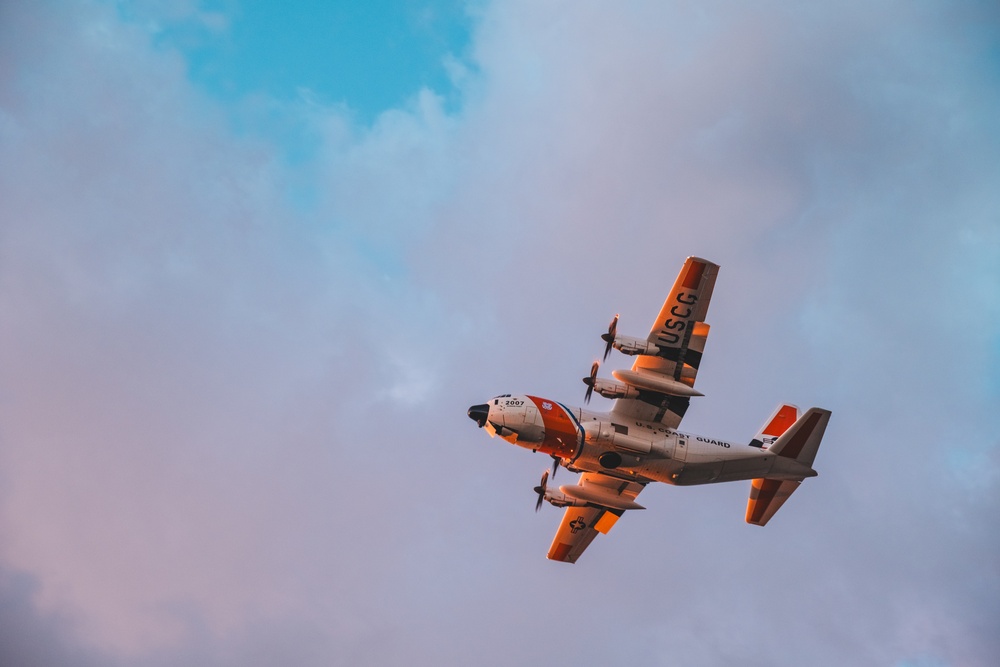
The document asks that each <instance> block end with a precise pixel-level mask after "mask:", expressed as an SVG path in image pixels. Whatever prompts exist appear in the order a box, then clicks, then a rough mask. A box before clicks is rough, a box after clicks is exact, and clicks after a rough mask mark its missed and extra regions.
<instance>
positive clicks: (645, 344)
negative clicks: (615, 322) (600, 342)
mask: <svg viewBox="0 0 1000 667" xmlns="http://www.w3.org/2000/svg"><path fill="white" fill-rule="evenodd" d="M611 347H613V348H615V349H616V350H618V351H619V352H621V353H622V354H627V355H629V356H633V357H634V356H635V355H637V354H653V355H655V354H659V353H660V347H659V346H658V345H656V344H654V343H650V342H649V341H648V340H646V339H644V338H633V337H632V336H620V335H619V336H615V338H614V340H613V341H612V342H611Z"/></svg>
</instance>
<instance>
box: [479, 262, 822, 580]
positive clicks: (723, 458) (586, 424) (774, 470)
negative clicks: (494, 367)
mask: <svg viewBox="0 0 1000 667" xmlns="http://www.w3.org/2000/svg"><path fill="white" fill-rule="evenodd" d="M718 272H719V266H718V265H717V264H713V263H712V262H709V261H708V260H705V259H701V258H699V257H688V258H687V260H686V261H685V262H684V266H683V267H682V268H681V271H680V273H679V274H678V276H677V279H676V281H675V282H674V285H673V287H672V288H671V290H670V294H669V295H668V296H667V299H666V301H665V302H664V303H663V307H662V308H661V309H660V312H659V314H658V315H657V316H656V320H654V322H653V326H652V329H651V330H650V332H649V335H648V336H646V338H633V337H631V336H625V335H622V334H619V333H618V315H615V317H614V318H613V319H612V320H611V324H610V325H609V327H608V331H607V333H605V334H603V335H602V336H601V338H602V339H603V340H604V341H605V343H606V346H605V349H604V360H605V361H606V360H607V358H608V355H609V354H610V353H611V351H612V349H615V350H618V351H620V352H622V353H624V354H626V355H630V356H634V357H635V362H634V363H633V364H632V368H631V370H615V371H612V373H611V375H612V376H613V377H614V378H615V379H614V380H609V379H606V378H598V377H597V373H598V370H599V367H600V362H594V364H593V366H591V370H590V375H589V376H587V377H585V378H583V382H584V384H586V385H587V390H586V394H585V396H584V399H585V402H586V403H587V404H588V405H589V403H590V398H591V396H592V395H593V393H595V392H596V393H598V394H600V395H601V396H604V397H605V398H610V399H614V400H615V402H614V405H613V406H612V408H611V410H610V411H609V412H596V411H592V410H590V409H587V408H579V407H570V406H567V405H565V404H563V403H559V402H558V401H554V400H551V399H546V398H539V397H537V396H530V395H512V394H503V395H502V396H496V397H494V398H492V399H490V401H489V402H487V403H482V404H478V405H473V406H472V407H470V408H469V411H468V415H469V417H470V418H471V419H472V420H473V421H475V422H476V424H478V425H479V428H481V429H484V430H486V432H487V433H489V435H490V437H491V438H492V437H496V436H499V437H500V438H502V439H504V440H506V441H507V442H509V443H511V444H513V445H517V446H518V447H524V448H525V449H530V450H531V451H532V452H542V453H543V454H547V455H549V456H551V457H552V459H553V466H552V478H553V479H554V478H555V472H556V470H558V468H559V466H562V467H564V468H566V469H567V470H569V471H571V472H578V473H583V474H582V475H581V476H580V478H579V482H578V483H577V484H572V485H564V486H560V487H559V488H558V490H556V489H552V488H551V487H550V486H549V484H548V481H549V478H550V476H549V471H548V470H546V471H545V473H543V475H542V479H541V483H540V484H539V485H538V486H536V487H535V493H537V494H538V500H537V503H536V504H535V511H536V512H537V511H538V510H539V508H541V506H542V502H543V501H548V502H549V503H550V504H552V505H554V506H555V507H563V508H565V511H564V512H563V517H562V522H561V523H560V524H559V528H558V530H557V531H556V535H555V538H554V539H553V540H552V544H551V546H550V547H549V551H548V554H547V557H548V558H549V559H551V560H555V561H562V562H567V563H575V562H576V561H577V559H579V558H580V555H581V554H582V553H583V552H584V550H585V549H586V548H587V547H588V546H590V543H591V542H593V540H594V538H595V537H596V536H597V534H598V533H602V534H607V532H608V531H609V530H611V527H612V526H614V525H615V523H616V522H617V521H618V519H619V518H620V517H621V516H622V514H624V513H625V512H626V511H628V510H641V509H645V508H644V507H643V506H642V505H640V504H639V503H637V502H636V497H637V496H638V495H639V493H640V492H642V490H643V489H644V488H645V487H646V485H647V484H650V483H651V482H664V483H666V484H673V485H675V486H690V485H694V484H713V483H718V482H732V481H738V480H750V497H749V499H748V501H747V509H746V522H747V523H749V524H753V525H757V526H763V525H765V524H767V522H768V521H769V520H770V519H771V517H773V516H774V513H775V512H777V511H778V509H779V508H780V507H781V506H782V505H783V504H784V502H785V501H786V500H787V499H788V497H789V496H790V495H792V493H793V492H794V491H795V489H797V488H798V487H799V484H800V483H801V482H802V480H804V479H806V478H807V477H815V476H816V474H817V473H816V471H815V470H813V468H812V464H813V461H814V460H815V458H816V452H817V450H818V449H819V445H820V441H821V440H822V438H823V434H824V432H825V431H826V426H827V423H828V422H829V421H830V414H831V412H830V411H829V410H824V409H821V408H810V409H809V410H806V411H805V412H804V413H803V412H801V411H800V410H799V409H798V408H797V407H796V406H794V405H787V404H782V405H779V406H778V408H777V409H776V410H775V411H774V413H773V414H772V415H771V416H770V417H769V418H768V419H767V421H765V422H764V425H763V426H762V427H761V429H760V431H759V432H758V433H757V434H756V435H755V436H754V437H753V438H752V439H751V440H750V442H749V443H743V444H741V443H736V442H728V441H725V440H720V439H717V438H707V437H704V436H700V435H694V434H691V433H685V432H682V431H679V430H678V426H680V423H681V419H682V418H683V417H684V413H685V412H686V411H687V409H688V404H689V403H690V401H691V398H692V397H695V396H703V394H702V393H701V392H699V391H697V390H695V388H694V383H695V378H696V377H697V374H698V368H699V366H700V365H701V360H702V354H703V353H704V351H705V342H706V340H707V339H708V332H709V325H708V324H706V323H705V317H706V315H707V313H708V304H709V302H710V301H711V299H712V291H713V289H714V288H715V279H716V276H717V275H718Z"/></svg>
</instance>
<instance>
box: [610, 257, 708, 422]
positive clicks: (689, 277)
mask: <svg viewBox="0 0 1000 667" xmlns="http://www.w3.org/2000/svg"><path fill="white" fill-rule="evenodd" d="M718 273H719V265H718V264H714V263H712V262H709V261H708V260H705V259H701V258H700V257H688V258H687V260H686V261H685V262H684V266H683V267H681V272H680V273H679V274H678V275H677V280H675V281H674V286H673V287H672V288H671V289H670V294H669V295H668V296H667V300H666V301H664V302H663V307H662V308H661V309H660V314H659V315H657V316H656V320H655V321H654V322H653V327H652V329H650V332H649V336H647V337H646V340H647V341H649V342H650V343H653V344H655V345H656V346H657V347H659V349H660V351H659V353H658V354H656V355H647V354H643V355H639V356H637V357H636V359H635V363H633V364H632V371H633V372H641V373H644V374H649V375H654V376H658V377H661V378H663V379H666V380H673V381H675V382H679V383H682V384H684V385H687V386H688V387H694V381H695V378H696V377H697V375H698V368H699V366H700V365H701V357H702V353H703V352H704V351H705V341H706V340H707V339H708V330H709V326H708V325H707V324H705V317H706V315H707V314H708V304H709V302H710V301H711V300H712V291H713V290H714V289H715V278H716V276H717V275H718ZM690 401H691V399H690V397H689V396H677V395H672V394H665V393H661V392H658V391H651V390H647V389H642V390H640V393H639V396H638V397H637V398H619V399H618V400H616V401H615V405H614V407H613V408H612V409H611V412H612V414H614V415H616V416H618V417H624V418H633V419H641V420H643V421H651V422H660V423H662V424H664V425H666V426H667V427H668V428H677V427H678V426H679V425H680V423H681V419H682V418H683V417H684V413H685V412H686V411H687V407H688V404H689V403H690Z"/></svg>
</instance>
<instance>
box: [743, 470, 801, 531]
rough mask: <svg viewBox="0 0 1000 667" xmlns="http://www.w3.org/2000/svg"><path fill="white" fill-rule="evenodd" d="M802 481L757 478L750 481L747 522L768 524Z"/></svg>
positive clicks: (756, 524)
mask: <svg viewBox="0 0 1000 667" xmlns="http://www.w3.org/2000/svg"><path fill="white" fill-rule="evenodd" d="M801 483H802V482H800V481H798V480H787V479H786V480H781V479H760V478H758V479H755V480H753V481H752V482H751V483H750V499H749V500H748V501H747V523H752V524H754V525H755V526H763V525H764V524H766V523H767V522H768V521H769V520H770V519H771V517H772V516H774V513H775V512H777V511H778V510H779V509H781V506H782V505H783V504H784V503H785V501H786V500H788V496H790V495H792V493H793V492H794V491H795V489H797V488H799V484H801Z"/></svg>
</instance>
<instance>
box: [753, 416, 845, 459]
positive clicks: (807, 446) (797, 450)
mask: <svg viewBox="0 0 1000 667" xmlns="http://www.w3.org/2000/svg"><path fill="white" fill-rule="evenodd" d="M831 414H832V413H831V412H830V411H829V410H823V409H822V408H809V410H808V411H807V412H806V413H805V414H804V415H802V416H801V417H799V418H798V419H797V420H796V421H795V423H794V424H792V426H791V427H790V428H789V429H788V430H787V431H785V432H784V433H782V434H781V437H779V438H778V440H777V441H776V442H775V443H774V444H773V445H771V447H770V449H769V450H768V451H770V452H771V453H772V454H777V455H778V456H784V457H785V458H789V459H795V460H796V461H798V462H799V463H801V464H802V465H806V466H809V467H812V464H813V461H814V460H816V452H817V451H818V450H819V443H820V441H821V440H822V439H823V433H824V432H826V425H827V423H829V421H830V415H831Z"/></svg>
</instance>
